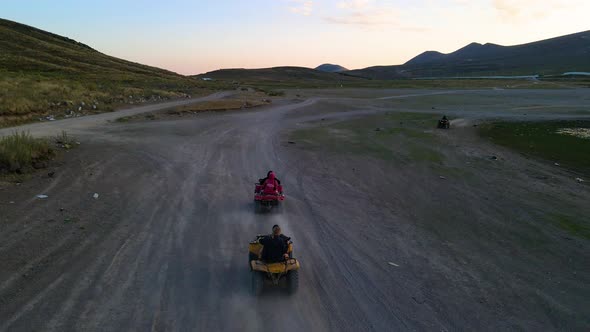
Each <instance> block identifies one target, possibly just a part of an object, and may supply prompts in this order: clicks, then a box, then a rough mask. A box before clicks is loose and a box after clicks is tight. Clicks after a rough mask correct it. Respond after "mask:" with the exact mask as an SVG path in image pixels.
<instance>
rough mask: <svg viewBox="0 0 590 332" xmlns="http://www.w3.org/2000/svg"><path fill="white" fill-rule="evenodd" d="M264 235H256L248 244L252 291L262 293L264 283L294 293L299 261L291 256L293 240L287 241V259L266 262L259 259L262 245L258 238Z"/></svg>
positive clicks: (297, 285)
mask: <svg viewBox="0 0 590 332" xmlns="http://www.w3.org/2000/svg"><path fill="white" fill-rule="evenodd" d="M262 237H264V235H258V236H256V239H255V240H254V241H252V242H250V245H249V246H248V264H249V265H250V270H251V271H252V293H253V294H254V295H257V296H258V295H260V294H262V291H263V290H264V286H265V284H271V285H273V286H275V287H277V286H279V287H285V288H286V289H287V292H288V293H289V294H294V293H295V292H297V289H298V288H299V268H300V265H299V261H298V260H297V259H295V258H293V242H291V241H289V250H288V254H289V259H287V260H285V261H283V262H277V263H266V262H264V261H262V260H260V258H261V255H262V250H264V246H263V245H262V244H260V242H259V241H260V239H261V238H262Z"/></svg>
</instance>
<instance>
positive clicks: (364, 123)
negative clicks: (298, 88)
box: [290, 113, 444, 164]
mask: <svg viewBox="0 0 590 332" xmlns="http://www.w3.org/2000/svg"><path fill="white" fill-rule="evenodd" d="M436 119H437V116H436V115H431V114H411V113H390V114H387V115H375V116H367V117H364V118H362V119H356V120H354V121H344V122H339V123H335V124H329V125H324V126H319V127H313V128H308V129H300V130H297V131H294V132H293V133H291V136H290V140H292V141H295V142H299V143H300V144H301V145H303V146H305V147H307V148H310V149H322V150H326V151H330V152H334V153H342V154H364V155H369V156H371V157H374V158H378V159H382V160H389V161H398V162H401V163H431V164H440V163H441V162H443V160H444V156H443V155H442V154H441V153H440V152H438V151H436V150H434V149H432V147H431V146H430V145H429V144H428V143H429V142H432V141H433V139H434V135H433V134H432V133H431V132H429V131H431V130H432V129H433V124H434V123H436ZM416 138H419V140H417V139H416ZM401 147H404V148H401Z"/></svg>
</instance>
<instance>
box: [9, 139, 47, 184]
mask: <svg viewBox="0 0 590 332" xmlns="http://www.w3.org/2000/svg"><path fill="white" fill-rule="evenodd" d="M54 156H55V150H54V149H53V148H52V146H51V144H50V143H49V141H48V140H44V139H38V138H34V137H33V136H31V134H29V133H26V132H15V133H14V134H12V135H9V136H5V137H2V138H0V175H1V174H10V173H16V174H23V173H26V172H29V171H31V170H33V169H39V168H44V167H46V165H47V162H48V161H49V160H51V158H53V157H54Z"/></svg>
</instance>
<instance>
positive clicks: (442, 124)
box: [437, 118, 451, 129]
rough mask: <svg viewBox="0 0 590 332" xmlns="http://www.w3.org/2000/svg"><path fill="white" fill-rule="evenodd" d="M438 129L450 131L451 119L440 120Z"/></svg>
mask: <svg viewBox="0 0 590 332" xmlns="http://www.w3.org/2000/svg"><path fill="white" fill-rule="evenodd" d="M437 128H438V129H450V128H451V121H449V119H445V118H443V119H440V120H438V125H437Z"/></svg>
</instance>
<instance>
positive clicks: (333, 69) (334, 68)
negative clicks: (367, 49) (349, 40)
mask: <svg viewBox="0 0 590 332" xmlns="http://www.w3.org/2000/svg"><path fill="white" fill-rule="evenodd" d="M315 70H319V71H324V72H327V73H340V72H343V71H347V70H348V69H346V68H344V67H342V66H340V65H333V64H331V63H324V64H323V65H320V66H318V67H317V68H316V69H315Z"/></svg>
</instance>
